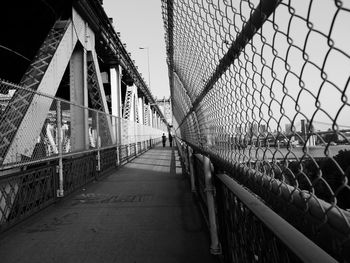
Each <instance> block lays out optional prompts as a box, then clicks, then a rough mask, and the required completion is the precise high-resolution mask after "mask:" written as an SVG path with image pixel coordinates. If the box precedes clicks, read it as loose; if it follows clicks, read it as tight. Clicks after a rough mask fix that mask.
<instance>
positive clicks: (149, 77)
mask: <svg viewBox="0 0 350 263" xmlns="http://www.w3.org/2000/svg"><path fill="white" fill-rule="evenodd" d="M139 49H146V50H147V65H148V85H149V87H150V88H151V74H150V69H149V47H139Z"/></svg>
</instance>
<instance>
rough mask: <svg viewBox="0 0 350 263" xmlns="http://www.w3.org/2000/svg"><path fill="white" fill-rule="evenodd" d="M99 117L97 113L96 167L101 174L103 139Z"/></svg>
mask: <svg viewBox="0 0 350 263" xmlns="http://www.w3.org/2000/svg"><path fill="white" fill-rule="evenodd" d="M99 126H100V125H99V116H98V112H97V113H96V135H97V156H96V159H97V166H96V171H97V172H100V171H101V151H100V148H101V138H100V127H99Z"/></svg>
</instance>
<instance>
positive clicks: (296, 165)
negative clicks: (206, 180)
mask: <svg viewBox="0 0 350 263" xmlns="http://www.w3.org/2000/svg"><path fill="white" fill-rule="evenodd" d="M162 8H163V18H164V25H165V29H166V44H167V51H168V65H169V71H170V85H171V94H172V105H173V113H174V117H175V119H176V123H175V124H174V126H175V127H176V132H177V135H178V137H179V138H181V140H182V142H183V143H186V145H188V146H189V147H191V148H193V150H194V151H195V152H196V153H200V154H203V155H206V156H208V157H210V159H211V161H212V162H213V164H214V166H215V167H216V169H219V170H221V171H225V172H226V173H227V174H229V176H231V177H232V178H234V180H235V181H237V182H238V183H239V184H240V185H241V186H244V187H247V188H249V190H250V191H251V194H252V195H257V196H259V198H260V199H261V200H262V201H263V202H264V203H265V204H266V205H267V206H268V207H269V208H270V209H272V210H273V211H275V212H276V213H277V214H278V215H279V216H280V217H281V218H284V219H285V220H286V221H287V222H288V223H289V224H291V225H292V226H294V227H295V228H296V229H297V230H298V231H300V232H301V233H302V234H303V235H305V236H306V237H308V238H309V239H310V240H312V241H313V242H314V243H315V244H317V245H318V246H320V247H321V248H322V249H324V250H325V251H327V252H328V253H330V254H331V255H332V256H333V257H335V258H336V259H337V260H339V261H342V262H347V261H348V260H349V258H350V255H349V254H348V252H347V251H349V242H348V240H349V238H350V223H349V222H350V213H349V211H348V210H349V209H350V202H349V200H350V184H349V170H350V122H349V118H348V116H349V114H350V103H349V95H350V93H349V85H350V84H349V83H350V77H349V73H350V71H349V69H350V48H349V43H350V36H349V34H348V33H347V29H346V25H348V24H349V23H350V6H349V3H348V2H346V1H330V0H327V1H301V2H299V1H293V2H292V1H277V0H261V1H250V0H241V1H220V0H213V1H200V0H194V1H192V0H191V1H190V0H162ZM185 152H186V151H185ZM197 180H198V179H197ZM220 187H221V188H222V186H220ZM222 191H223V190H222ZM225 191H226V192H225V194H224V195H222V196H223V199H224V200H220V202H229V203H228V206H226V208H225V209H227V210H228V214H225V216H229V217H230V218H234V217H235V215H236V212H235V211H233V210H232V209H234V208H233V207H232V203H235V204H237V207H241V208H240V209H241V211H246V212H244V214H251V213H253V212H254V211H251V208H249V207H248V206H247V205H246V204H244V205H243V204H242V205H240V204H241V202H242V200H239V198H238V199H237V198H236V197H232V195H235V196H236V193H235V192H232V191H236V190H232V189H230V190H227V189H226V190H225ZM253 193H254V194H253ZM221 205H222V204H221ZM248 211H250V212H248ZM244 214H243V216H245V215H244ZM221 215H223V213H222V214H221ZM246 216H247V218H248V217H250V215H246ZM227 220H228V219H227ZM237 220H239V218H238V219H237ZM249 220H250V219H249ZM222 222H224V221H222ZM225 222H226V223H227V222H228V221H225ZM233 223H234V224H236V223H237V222H233ZM250 223H251V224H252V225H251V227H252V228H254V224H255V223H256V224H257V225H261V224H262V225H265V226H266V222H261V219H259V218H257V219H254V220H253V219H252V220H250ZM224 227H225V226H223V225H221V228H224ZM219 228H220V226H219ZM243 229H245V230H244V231H248V227H247V228H243ZM257 229H260V226H259V227H258V228H257ZM227 230H228V231H229V232H230V234H231V235H232V236H231V237H230V238H229V239H227V238H226V240H228V241H227V242H228V245H227V246H226V247H225V248H226V249H230V251H229V252H228V251H226V252H225V251H224V252H223V253H224V254H225V253H226V254H225V255H229V254H230V253H231V255H235V253H239V251H235V249H238V250H239V249H242V248H237V247H234V246H235V244H233V242H234V241H235V242H237V239H239V238H243V239H244V232H242V233H241V234H242V235H241V236H242V237H239V234H238V233H235V231H234V230H236V231H237V229H236V227H233V226H232V228H230V229H227ZM240 231H241V230H240ZM242 231H243V230H242ZM264 231H265V230H264ZM269 231H270V230H269ZM272 232H274V231H273V230H272ZM269 235H270V234H269ZM272 235H276V233H272ZM245 238H247V240H246V241H247V242H249V240H251V242H252V243H254V244H258V243H259V242H260V241H259V240H260V238H261V237H260V236H259V235H256V236H254V232H249V233H248V232H247V236H246V237H245ZM248 238H249V240H248ZM261 240H263V239H261ZM261 242H262V243H263V241H261ZM285 242H287V241H286V240H282V243H285ZM260 245H261V246H263V245H264V244H260ZM282 247H283V246H281V249H282ZM275 248H276V247H275ZM275 248H273V249H275ZM271 249H272V248H269V249H266V251H265V252H264V253H266V255H260V256H259V257H258V258H266V256H268V253H269V251H271ZM288 249H290V248H288ZM262 251H263V250H262ZM294 252H295V251H294ZM294 252H293V253H294ZM259 253H260V252H259ZM261 253H262V252H261ZM278 253H284V252H283V251H282V250H281V251H279V250H278ZM281 255H282V254H281ZM296 256H299V255H296ZM227 257H228V258H227V259H228V260H229V259H232V258H231V257H229V256H227ZM234 258H235V259H237V260H238V261H240V260H241V261H242V260H243V259H242V258H241V259H239V255H238V254H237V257H236V256H235V257H234ZM291 261H293V260H291ZM261 262H269V261H268V260H267V259H266V260H262V261H261ZM276 262H277V261H276Z"/></svg>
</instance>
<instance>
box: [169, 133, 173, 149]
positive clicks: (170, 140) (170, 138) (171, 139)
mask: <svg viewBox="0 0 350 263" xmlns="http://www.w3.org/2000/svg"><path fill="white" fill-rule="evenodd" d="M169 144H170V147H173V136H172V135H171V134H170V133H169Z"/></svg>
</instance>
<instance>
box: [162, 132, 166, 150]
mask: <svg viewBox="0 0 350 263" xmlns="http://www.w3.org/2000/svg"><path fill="white" fill-rule="evenodd" d="M162 142H163V147H165V142H166V136H165V133H163V136H162Z"/></svg>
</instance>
